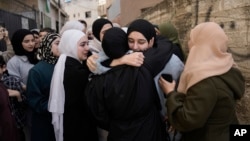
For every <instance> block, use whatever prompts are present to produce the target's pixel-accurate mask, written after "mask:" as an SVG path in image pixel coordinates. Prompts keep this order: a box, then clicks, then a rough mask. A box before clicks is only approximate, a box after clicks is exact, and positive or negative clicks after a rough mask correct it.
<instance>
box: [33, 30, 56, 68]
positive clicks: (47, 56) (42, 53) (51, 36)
mask: <svg viewBox="0 0 250 141" xmlns="http://www.w3.org/2000/svg"><path fill="white" fill-rule="evenodd" d="M58 37H60V35H59V34H58V33H48V34H47V35H46V36H45V37H44V38H43V41H42V43H41V47H40V48H39V49H38V54H37V55H38V56H37V57H38V58H40V59H41V60H44V61H46V62H48V63H50V64H56V62H57V60H58V57H56V56H54V55H53V53H52V51H51V48H52V46H51V44H52V42H53V41H54V40H56V39H57V38H58Z"/></svg>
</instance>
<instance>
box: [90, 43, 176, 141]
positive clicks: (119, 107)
mask: <svg viewBox="0 0 250 141" xmlns="http://www.w3.org/2000/svg"><path fill="white" fill-rule="evenodd" d="M159 43H160V44H159ZM171 45H172V44H171V43H170V42H168V41H166V40H162V41H159V42H158V47H155V48H151V49H149V50H148V51H146V52H145V53H144V55H145V60H144V64H143V65H142V66H141V67H132V66H126V65H123V66H118V67H115V68H112V69H111V70H110V71H108V72H107V73H105V74H103V75H99V76H94V77H93V78H92V80H91V81H90V83H89V84H88V86H87V88H86V93H85V94H86V96H87V101H88V105H89V107H90V109H91V112H92V113H93V115H94V117H95V119H96V120H97V122H98V125H99V126H100V127H101V128H104V129H106V130H108V131H109V135H108V140H109V141H166V140H167V137H168V135H167V132H166V128H165V124H164V122H163V120H162V117H161V114H160V109H161V107H160V102H159V98H158V95H157V91H156V88H155V84H154V80H153V79H154V77H155V76H156V75H157V74H158V73H159V72H160V71H161V70H162V68H163V67H164V66H165V64H166V62H167V61H168V60H169V59H170V57H171V56H172V49H173V48H172V46H171Z"/></svg>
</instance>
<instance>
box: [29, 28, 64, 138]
mask: <svg viewBox="0 0 250 141" xmlns="http://www.w3.org/2000/svg"><path fill="white" fill-rule="evenodd" d="M59 42H60V36H59V34H57V33H49V34H47V35H46V36H45V37H44V38H43V41H42V43H41V47H40V50H41V52H40V54H39V57H40V58H41V61H40V62H39V63H37V64H36V65H35V66H34V67H33V68H32V69H31V70H30V71H29V77H28V82H27V99H28V104H29V106H30V107H32V110H33V111H32V112H33V115H32V133H31V141H55V135H54V130H53V125H52V124H51V114H50V113H49V112H48V100H49V92H50V82H51V78H52V74H53V71H54V66H55V64H56V62H57V60H58V57H59V55H60V53H59V51H58V48H57V47H58V44H59Z"/></svg>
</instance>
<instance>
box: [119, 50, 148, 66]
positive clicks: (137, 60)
mask: <svg viewBox="0 0 250 141" xmlns="http://www.w3.org/2000/svg"><path fill="white" fill-rule="evenodd" d="M144 58H145V57H144V55H143V53H142V52H134V53H131V54H127V55H124V56H123V57H122V58H121V59H122V60H121V61H122V62H123V63H124V64H126V65H130V66H134V67H140V66H141V65H142V64H143V62H144Z"/></svg>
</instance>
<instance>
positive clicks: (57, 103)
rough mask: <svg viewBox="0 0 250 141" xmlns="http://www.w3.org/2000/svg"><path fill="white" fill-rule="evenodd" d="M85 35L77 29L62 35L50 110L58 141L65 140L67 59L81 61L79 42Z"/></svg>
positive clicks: (54, 74)
mask: <svg viewBox="0 0 250 141" xmlns="http://www.w3.org/2000/svg"><path fill="white" fill-rule="evenodd" d="M83 36H85V34H84V33H83V32H82V31H80V30H76V29H69V30H67V31H65V32H64V33H63V34H62V38H61V41H60V43H59V46H58V49H59V51H60V53H61V55H60V57H59V59H58V61H57V63H56V65H55V68H54V72H53V76H52V80H51V85H50V98H49V104H48V110H49V112H51V113H52V124H53V126H54V131H55V136H56V140H57V141H58V140H60V141H62V140H63V113H64V103H65V90H64V85H63V80H64V78H63V76H64V70H65V61H66V57H67V56H70V57H73V58H75V59H76V60H79V58H78V56H77V42H78V41H79V40H80V39H81V38H82V37H83Z"/></svg>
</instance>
